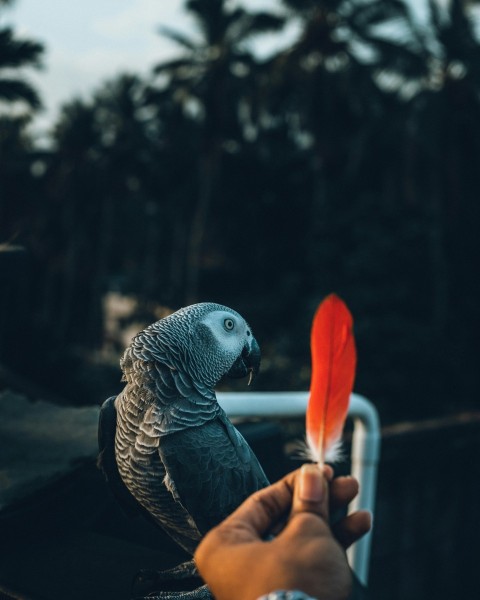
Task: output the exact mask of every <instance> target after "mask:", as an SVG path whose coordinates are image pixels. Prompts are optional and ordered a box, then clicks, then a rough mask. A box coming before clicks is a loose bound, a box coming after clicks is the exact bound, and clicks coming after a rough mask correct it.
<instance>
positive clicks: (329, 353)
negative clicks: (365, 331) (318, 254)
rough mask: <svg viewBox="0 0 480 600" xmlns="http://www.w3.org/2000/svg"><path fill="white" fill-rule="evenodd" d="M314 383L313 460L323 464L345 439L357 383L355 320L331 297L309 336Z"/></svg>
mask: <svg viewBox="0 0 480 600" xmlns="http://www.w3.org/2000/svg"><path fill="white" fill-rule="evenodd" d="M310 346H311V353H312V380H311V385H310V398H309V401H308V408H307V423H306V429H307V443H308V447H309V450H310V457H311V458H312V459H313V460H315V461H316V462H319V463H323V461H324V460H325V459H326V458H329V459H330V460H332V459H333V457H332V451H333V453H335V449H336V448H335V447H337V448H338V443H339V442H340V438H341V436H342V431H343V426H344V424H345V419H346V417H347V412H348V402H349V398H350V394H351V392H352V389H353V382H354V380H355V367H356V362H357V353H356V349H355V339H354V337H353V319H352V315H351V314H350V311H349V310H348V308H347V307H346V305H345V303H344V302H343V301H342V300H340V298H339V297H338V296H336V295H335V294H330V296H327V297H326V298H325V300H324V301H323V302H322V303H321V304H320V306H319V307H318V309H317V312H316V313H315V317H314V319H313V324H312V331H311V337H310Z"/></svg>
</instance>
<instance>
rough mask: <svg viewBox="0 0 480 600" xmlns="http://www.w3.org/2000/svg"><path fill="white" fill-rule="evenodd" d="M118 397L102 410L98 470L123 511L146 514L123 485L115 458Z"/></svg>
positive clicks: (110, 400) (108, 401)
mask: <svg viewBox="0 0 480 600" xmlns="http://www.w3.org/2000/svg"><path fill="white" fill-rule="evenodd" d="M115 399H116V396H112V397H110V398H108V399H107V400H105V402H104V403H103V404H102V407H101V409H100V417H99V421H98V449H99V454H98V458H97V465H98V468H99V469H100V470H101V471H102V472H103V474H104V476H105V479H106V480H107V482H108V485H109V487H110V489H111V491H112V493H113V495H114V496H115V499H116V500H117V501H118V503H119V504H120V506H121V507H122V508H123V510H124V511H125V512H126V513H127V514H128V515H130V516H134V515H135V514H139V513H144V512H145V511H144V509H143V508H142V506H141V505H140V504H139V503H138V502H137V501H136V500H135V498H134V497H133V496H132V494H131V493H130V492H129V491H128V489H127V487H126V485H125V484H124V483H123V481H122V478H121V477H120V473H119V472H118V466H117V461H116V458H115V431H116V428H117V410H116V408H115Z"/></svg>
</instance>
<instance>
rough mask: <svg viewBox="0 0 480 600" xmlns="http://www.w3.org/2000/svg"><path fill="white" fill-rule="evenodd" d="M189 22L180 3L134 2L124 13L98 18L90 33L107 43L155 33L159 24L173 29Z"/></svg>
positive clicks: (177, 1) (140, 0) (178, 1)
mask: <svg viewBox="0 0 480 600" xmlns="http://www.w3.org/2000/svg"><path fill="white" fill-rule="evenodd" d="M179 21H180V22H183V23H185V22H186V21H188V17H187V16H186V14H185V12H184V10H183V0H168V1H166V2H165V1H162V2H159V1H158V0H133V1H132V2H130V3H129V5H128V6H126V7H125V8H124V9H123V10H120V11H119V12H117V13H115V14H112V15H110V16H104V17H101V18H97V19H95V20H94V21H93V23H92V30H93V31H94V32H95V33H97V34H99V35H101V36H103V37H104V38H108V39H110V40H129V41H131V40H133V39H134V38H136V37H138V36H139V35H140V36H145V35H148V34H149V33H154V32H155V31H156V29H157V28H158V26H159V25H170V26H175V25H176V24H177V23H178V22H179Z"/></svg>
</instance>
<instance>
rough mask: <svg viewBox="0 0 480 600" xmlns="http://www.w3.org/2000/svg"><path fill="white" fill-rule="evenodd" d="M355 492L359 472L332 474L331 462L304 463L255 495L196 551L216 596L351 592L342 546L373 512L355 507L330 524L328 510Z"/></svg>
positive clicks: (326, 599) (329, 596) (323, 597)
mask: <svg viewBox="0 0 480 600" xmlns="http://www.w3.org/2000/svg"><path fill="white" fill-rule="evenodd" d="M357 493H358V482H357V481H356V480H355V479H354V478H352V477H338V478H337V479H333V471H332V469H331V468H330V467H328V466H325V467H323V468H322V469H321V468H319V467H318V466H317V465H304V466H303V467H302V468H301V469H299V470H297V471H294V472H293V473H290V474H289V475H287V476H286V477H284V478H283V479H281V480H280V481H278V482H277V483H275V484H273V485H271V486H269V487H267V488H265V489H263V490H260V491H259V492H256V493H255V494H253V495H252V496H250V497H249V498H248V499H247V500H246V501H245V502H244V503H243V504H242V505H241V506H240V507H239V508H238V509H237V510H236V511H235V512H234V513H232V514H231V515H230V516H229V517H228V518H227V519H225V520H224V521H223V522H222V523H221V524H220V525H218V526H217V527H215V528H214V529H212V530H211V531H210V532H209V533H208V534H207V535H206V536H205V538H204V539H203V541H202V542H201V544H200V545H199V546H198V548H197V551H196V553H195V562H196V564H197V567H198V570H199V572H200V574H201V575H202V577H203V578H204V580H205V581H206V583H207V584H208V586H209V587H210V590H211V591H212V593H213V595H214V596H215V598H216V600H256V599H257V598H259V596H262V595H263V594H268V593H270V592H272V591H274V590H279V589H284V590H285V589H286V590H293V589H296V590H301V591H303V592H305V593H307V594H309V595H311V596H313V597H315V598H318V600H345V599H346V598H348V596H349V594H350V591H351V572H350V568H349V566H348V563H347V559H346V555H345V550H346V548H347V547H348V546H349V545H350V544H352V543H353V542H355V541H356V540H358V539H359V538H360V537H362V536H363V535H364V534H365V533H367V531H369V529H370V527H371V516H370V513H368V512H367V511H358V512H356V513H352V514H351V515H349V516H347V517H345V518H344V519H342V520H341V521H340V522H338V523H337V524H335V525H334V526H333V527H330V525H329V522H328V520H329V513H330V511H333V510H335V509H338V508H341V507H344V506H346V505H347V504H348V503H349V502H350V501H351V500H352V499H353V498H354V497H355V496H356V495H357ZM272 532H274V533H275V537H274V538H273V539H272V538H270V539H269V538H268V534H269V533H272ZM265 538H267V539H265Z"/></svg>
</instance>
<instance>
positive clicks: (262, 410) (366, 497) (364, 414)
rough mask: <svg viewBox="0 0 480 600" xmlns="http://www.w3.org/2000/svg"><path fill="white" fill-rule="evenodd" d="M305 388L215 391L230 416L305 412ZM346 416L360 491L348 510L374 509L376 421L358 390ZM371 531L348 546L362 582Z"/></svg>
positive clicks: (376, 451)
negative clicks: (350, 425) (351, 430)
mask: <svg viewBox="0 0 480 600" xmlns="http://www.w3.org/2000/svg"><path fill="white" fill-rule="evenodd" d="M308 397H309V393H308V392H218V393H217V399H218V401H219V404H220V405H221V406H222V408H223V409H224V410H225V412H226V413H227V414H228V415H229V416H230V417H291V416H297V417H298V416H302V415H304V414H305V411H306V409H307V403H308ZM348 414H349V416H350V417H351V418H352V419H353V424H354V429H353V437H352V455H351V458H352V475H353V476H354V477H356V478H357V479H358V481H359V482H360V492H359V495H358V496H357V498H356V499H355V500H354V501H353V502H352V504H351V507H350V512H351V511H354V510H358V509H359V508H362V509H366V510H368V511H370V512H371V514H372V516H373V513H374V509H375V491H376V484H377V468H378V460H379V456H380V422H379V418H378V413H377V411H376V409H375V407H374V406H373V404H372V403H371V402H370V401H369V400H367V399H366V398H364V397H363V396H359V395H358V394H352V395H351V396H350V406H349V410H348ZM371 541H372V533H371V532H370V533H369V534H368V535H366V536H364V537H363V538H362V539H361V540H359V541H358V542H357V543H356V544H354V545H353V546H352V547H351V548H350V549H349V550H348V558H349V562H350V565H351V567H352V569H353V570H354V571H355V573H356V575H357V577H358V578H359V580H360V581H361V582H362V583H363V584H364V585H366V584H367V582H368V567H369V561H370V549H371Z"/></svg>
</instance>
